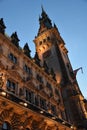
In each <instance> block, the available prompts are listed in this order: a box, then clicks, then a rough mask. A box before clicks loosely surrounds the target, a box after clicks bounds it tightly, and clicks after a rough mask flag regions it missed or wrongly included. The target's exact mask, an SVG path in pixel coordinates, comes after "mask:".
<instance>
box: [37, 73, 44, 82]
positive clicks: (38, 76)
mask: <svg viewBox="0 0 87 130" xmlns="http://www.w3.org/2000/svg"><path fill="white" fill-rule="evenodd" d="M36 78H37V80H38V81H39V82H40V83H43V79H42V77H41V76H40V75H39V74H37V76H36Z"/></svg>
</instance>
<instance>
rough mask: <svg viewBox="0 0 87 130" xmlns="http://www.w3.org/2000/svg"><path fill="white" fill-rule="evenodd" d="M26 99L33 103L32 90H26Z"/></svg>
mask: <svg viewBox="0 0 87 130" xmlns="http://www.w3.org/2000/svg"><path fill="white" fill-rule="evenodd" d="M26 100H27V101H29V102H31V103H34V93H33V92H32V91H29V90H26Z"/></svg>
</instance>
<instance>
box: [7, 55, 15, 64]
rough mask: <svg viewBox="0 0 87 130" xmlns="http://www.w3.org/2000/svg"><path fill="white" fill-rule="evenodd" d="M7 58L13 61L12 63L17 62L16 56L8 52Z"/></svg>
mask: <svg viewBox="0 0 87 130" xmlns="http://www.w3.org/2000/svg"><path fill="white" fill-rule="evenodd" d="M8 58H9V59H10V60H11V61H12V62H13V63H15V64H16V63H17V58H16V57H15V56H14V55H13V54H12V53H10V54H9V55H8Z"/></svg>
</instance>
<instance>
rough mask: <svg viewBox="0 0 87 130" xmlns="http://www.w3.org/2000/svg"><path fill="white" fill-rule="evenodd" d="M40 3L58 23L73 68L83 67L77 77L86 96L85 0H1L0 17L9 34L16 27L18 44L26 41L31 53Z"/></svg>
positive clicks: (86, 15) (86, 41)
mask: <svg viewBox="0 0 87 130" xmlns="http://www.w3.org/2000/svg"><path fill="white" fill-rule="evenodd" d="M41 5H43V7H44V10H45V11H46V12H47V14H48V16H49V17H50V19H51V20H52V23H55V24H56V25H57V27H58V29H59V32H60V34H61V36H62V38H63V39H64V41H65V43H66V47H67V49H68V50H69V58H70V61H71V63H72V66H73V69H77V68H79V67H83V71H84V73H83V74H82V73H81V71H79V72H78V74H77V80H78V83H79V86H80V89H81V91H82V93H83V95H84V96H85V97H86V98H87V0H0V18H4V22H5V25H6V26H7V28H6V33H7V35H9V36H10V35H11V34H12V33H13V32H15V31H17V33H18V36H19V39H20V46H21V47H23V45H24V44H25V43H26V42H28V44H29V46H30V49H31V51H32V56H33V55H34V53H35V48H34V43H33V39H34V37H35V35H37V32H38V28H39V21H38V19H39V15H40V14H41Z"/></svg>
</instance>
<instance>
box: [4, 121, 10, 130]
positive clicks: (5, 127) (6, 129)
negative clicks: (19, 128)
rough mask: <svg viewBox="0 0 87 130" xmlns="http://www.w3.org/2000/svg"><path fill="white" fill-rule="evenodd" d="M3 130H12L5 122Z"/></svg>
mask: <svg viewBox="0 0 87 130" xmlns="http://www.w3.org/2000/svg"><path fill="white" fill-rule="evenodd" d="M2 130H11V128H10V124H9V123H8V122H6V121H5V122H4V123H3V124H2Z"/></svg>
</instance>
